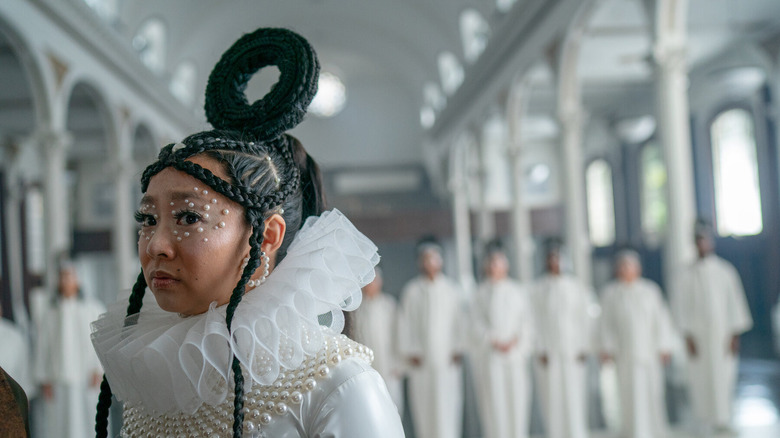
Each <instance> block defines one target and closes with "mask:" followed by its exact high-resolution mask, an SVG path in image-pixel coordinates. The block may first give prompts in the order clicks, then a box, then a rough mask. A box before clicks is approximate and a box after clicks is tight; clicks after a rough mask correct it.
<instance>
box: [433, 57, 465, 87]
mask: <svg viewBox="0 0 780 438" xmlns="http://www.w3.org/2000/svg"><path fill="white" fill-rule="evenodd" d="M438 64H439V76H440V77H441V88H442V89H443V90H444V92H445V93H446V94H447V95H452V94H453V93H454V92H455V91H456V90H457V89H458V87H460V84H461V83H463V67H462V66H461V65H460V61H458V58H457V57H455V55H453V54H452V53H451V52H442V53H440V54H439V60H438Z"/></svg>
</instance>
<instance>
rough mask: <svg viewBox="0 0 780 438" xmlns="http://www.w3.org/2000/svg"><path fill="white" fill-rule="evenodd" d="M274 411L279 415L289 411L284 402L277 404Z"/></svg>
mask: <svg viewBox="0 0 780 438" xmlns="http://www.w3.org/2000/svg"><path fill="white" fill-rule="evenodd" d="M274 412H276V413H277V415H284V414H285V413H287V405H286V404H284V403H279V404H278V405H276V409H274Z"/></svg>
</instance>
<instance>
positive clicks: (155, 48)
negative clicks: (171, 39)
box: [133, 18, 166, 73]
mask: <svg viewBox="0 0 780 438" xmlns="http://www.w3.org/2000/svg"><path fill="white" fill-rule="evenodd" d="M165 34H166V30H165V24H163V22H162V21H161V20H159V19H157V18H150V19H149V20H146V22H145V23H144V24H143V25H142V26H141V28H140V29H139V30H138V33H136V34H135V37H133V48H134V49H135V50H136V51H137V52H138V57H139V58H141V62H143V63H144V64H145V65H146V66H147V67H149V70H151V71H153V72H155V73H162V72H163V70H165V44H166V41H165Z"/></svg>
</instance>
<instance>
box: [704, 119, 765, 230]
mask: <svg viewBox="0 0 780 438" xmlns="http://www.w3.org/2000/svg"><path fill="white" fill-rule="evenodd" d="M710 138H711V141H712V174H713V178H714V182H715V214H716V219H717V220H716V222H717V228H718V234H720V235H721V236H750V235H755V234H759V233H761V231H762V230H763V228H764V224H763V221H762V218H761V192H760V190H759V184H758V161H757V158H756V137H755V133H754V128H753V120H752V116H751V114H750V113H749V112H748V111H745V110H743V109H732V110H728V111H724V112H722V113H721V114H720V115H718V117H716V118H715V121H714V122H712V126H711V127H710Z"/></svg>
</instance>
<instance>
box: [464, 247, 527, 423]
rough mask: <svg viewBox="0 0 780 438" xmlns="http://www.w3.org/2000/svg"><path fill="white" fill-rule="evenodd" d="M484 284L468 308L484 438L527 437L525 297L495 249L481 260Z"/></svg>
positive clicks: (501, 252) (506, 262) (499, 251)
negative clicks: (469, 310) (469, 309)
mask: <svg viewBox="0 0 780 438" xmlns="http://www.w3.org/2000/svg"><path fill="white" fill-rule="evenodd" d="M485 274H486V278H485V281H483V282H482V283H481V284H480V286H479V289H478V290H477V294H476V296H475V299H474V303H473V305H472V306H471V320H472V333H471V334H472V337H473V339H472V343H473V348H472V352H473V361H472V363H473V364H474V371H475V374H474V379H475V383H476V393H477V399H478V402H479V404H478V406H479V413H480V417H481V419H482V421H481V424H482V429H483V433H484V435H483V436H484V437H485V438H522V437H527V436H528V433H529V415H530V409H531V403H530V401H531V379H530V372H529V358H530V355H531V352H532V350H533V319H532V313H533V312H532V309H531V303H530V299H529V296H528V291H527V290H526V289H524V288H523V287H521V285H520V284H519V283H517V282H516V281H514V280H512V279H510V278H509V276H508V274H509V261H508V260H507V257H506V254H505V253H504V252H503V251H502V250H501V249H500V248H499V247H495V246H493V247H491V248H489V250H488V251H487V256H486V259H485Z"/></svg>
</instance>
